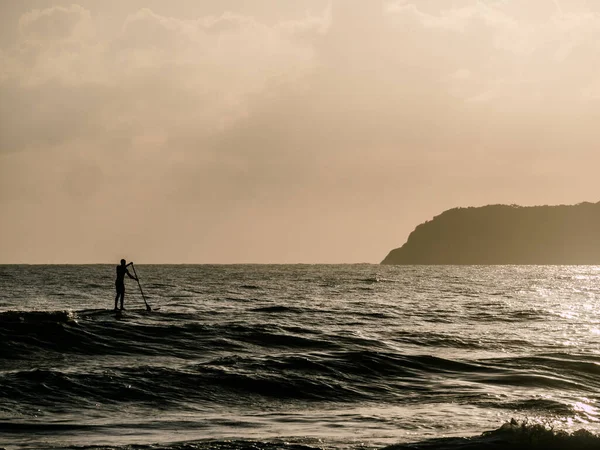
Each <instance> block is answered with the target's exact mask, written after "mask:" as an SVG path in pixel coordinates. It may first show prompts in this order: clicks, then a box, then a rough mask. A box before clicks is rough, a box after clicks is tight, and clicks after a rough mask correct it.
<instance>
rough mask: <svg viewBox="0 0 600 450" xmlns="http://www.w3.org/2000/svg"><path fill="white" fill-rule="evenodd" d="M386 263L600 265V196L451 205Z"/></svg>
mask: <svg viewBox="0 0 600 450" xmlns="http://www.w3.org/2000/svg"><path fill="white" fill-rule="evenodd" d="M382 264H557V265H560V264H565V265H569V264H572V265H575V264H594V265H595V264H599V265H600V202H599V203H580V204H577V205H570V206H567V205H560V206H531V207H521V206H516V205H490V206H484V207H479V208H455V209H450V210H448V211H445V212H444V213H442V214H440V215H439V216H436V217H434V218H433V220H431V221H428V222H425V223H423V224H421V225H419V226H418V227H417V228H416V229H415V230H414V231H413V232H412V233H411V234H410V236H409V237H408V241H407V242H406V243H405V244H404V245H403V246H402V247H400V248H397V249H395V250H392V251H391V252H390V253H389V254H388V256H387V257H386V258H385V259H384V260H383V261H382Z"/></svg>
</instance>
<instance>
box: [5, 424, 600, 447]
mask: <svg viewBox="0 0 600 450" xmlns="http://www.w3.org/2000/svg"><path fill="white" fill-rule="evenodd" d="M89 428H90V427H85V426H84V427H79V426H75V427H73V428H71V427H69V426H67V427H63V426H54V425H50V426H49V427H48V426H46V425H25V426H19V425H14V424H4V423H2V422H0V431H7V432H12V433H21V432H28V433H38V432H45V431H46V432H47V431H65V429H66V430H73V431H83V432H85V431H86V430H88V429H89ZM91 428H95V427H91ZM312 441H314V442H312ZM324 445H325V446H324ZM134 447H135V448H136V449H137V450H322V449H323V448H329V449H332V448H335V447H334V446H333V445H326V443H325V442H323V441H322V440H318V441H315V440H314V439H313V440H311V439H302V440H298V442H294V439H293V438H292V439H286V440H268V441H261V440H241V439H240V440H235V439H234V440H201V441H183V442H174V443H162V444H158V443H157V444H134V445H124V446H114V445H102V446H97V445H91V446H90V445H76V446H65V445H61V446H60V447H54V446H51V445H42V446H39V447H36V448H38V449H43V450H56V449H58V448H60V449H63V450H97V449H99V448H102V449H103V450H127V449H130V448H134ZM341 447H343V448H346V449H352V448H356V449H357V450H358V449H363V448H365V447H364V445H360V444H355V446H352V445H348V444H347V443H345V444H343V445H342V446H341ZM598 448H600V436H598V435H595V434H593V433H591V432H589V431H587V430H585V429H580V430H577V431H574V432H567V431H562V430H554V429H552V428H551V427H548V426H544V425H541V424H529V423H527V422H517V421H516V420H514V419H513V420H511V421H510V422H507V423H505V424H504V425H502V426H501V427H500V428H498V429H496V430H493V431H487V432H484V433H482V434H481V435H479V436H469V437H457V438H439V439H431V440H425V441H418V442H411V443H405V444H395V445H390V446H387V447H383V448H382V449H381V450H566V449H568V450H597V449H598Z"/></svg>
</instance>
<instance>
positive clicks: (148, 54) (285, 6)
mask: <svg viewBox="0 0 600 450" xmlns="http://www.w3.org/2000/svg"><path fill="white" fill-rule="evenodd" d="M74 2H75V3H74ZM599 69H600V0H569V1H568V2H567V1H564V0H563V1H558V0H555V1H553V0H527V1H523V0H503V1H494V0H487V1H485V0H480V1H474V0H412V1H411V0H405V1H402V0H399V1H390V2H381V3H378V2H377V1H375V0H339V1H333V2H330V1H328V0H303V1H295V0H294V1H292V0H253V1H246V0H202V1H197V0H170V1H168V2H166V1H162V0H102V1H100V0H79V2H78V3H77V0H69V1H67V2H62V1H58V0H20V1H18V2H17V1H14V2H13V1H2V2H0V263H85V262H90V263H91V262H118V260H119V259H120V258H122V257H124V258H127V259H128V260H129V259H131V260H134V261H136V262H138V263H140V264H141V263H296V262H302V263H353V262H373V263H377V262H379V261H381V260H382V259H383V258H384V257H385V256H386V254H387V253H388V251H389V250H391V249H392V248H395V247H399V246H401V245H402V244H403V243H404V242H405V241H406V239H407V237H408V235H409V233H410V232H411V231H412V230H413V229H414V228H415V226H416V225H418V224H419V223H421V222H423V221H425V220H429V219H431V218H432V217H433V216H435V215H437V214H439V213H441V212H442V211H444V210H446V209H449V208H452V207H456V206H480V205H486V204H494V203H509V204H512V203H516V204H521V205H538V204H562V203H566V204H571V203H579V202H582V201H593V202H596V201H598V200H600V198H598V197H599V192H600V176H599V175H598V171H599V170H600V145H599V143H600V133H599V132H598V129H599V127H600V70H599Z"/></svg>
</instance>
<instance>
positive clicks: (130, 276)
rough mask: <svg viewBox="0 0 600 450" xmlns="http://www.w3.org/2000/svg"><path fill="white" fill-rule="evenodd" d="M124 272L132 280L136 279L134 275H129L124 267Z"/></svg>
mask: <svg viewBox="0 0 600 450" xmlns="http://www.w3.org/2000/svg"><path fill="white" fill-rule="evenodd" d="M125 273H126V274H127V276H128V277H129V278H131V279H132V280H135V281H137V278H136V277H134V276H133V275H131V274H130V273H129V270H127V269H125Z"/></svg>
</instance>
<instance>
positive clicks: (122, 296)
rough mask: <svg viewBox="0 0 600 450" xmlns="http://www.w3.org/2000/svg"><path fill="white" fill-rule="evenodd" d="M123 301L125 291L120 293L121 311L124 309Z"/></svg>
mask: <svg viewBox="0 0 600 450" xmlns="http://www.w3.org/2000/svg"><path fill="white" fill-rule="evenodd" d="M124 300H125V291H123V292H121V309H122V310H123V309H125V308H123V301H124Z"/></svg>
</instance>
